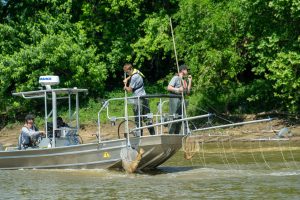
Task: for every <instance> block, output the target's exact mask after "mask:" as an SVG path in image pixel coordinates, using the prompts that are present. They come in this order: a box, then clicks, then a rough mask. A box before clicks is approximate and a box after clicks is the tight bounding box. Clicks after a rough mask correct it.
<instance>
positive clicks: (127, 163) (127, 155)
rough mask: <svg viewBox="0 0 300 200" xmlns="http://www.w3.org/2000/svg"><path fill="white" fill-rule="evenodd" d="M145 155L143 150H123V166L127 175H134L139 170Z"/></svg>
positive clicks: (128, 148)
mask: <svg viewBox="0 0 300 200" xmlns="http://www.w3.org/2000/svg"><path fill="white" fill-rule="evenodd" d="M143 154H144V150H143V149H140V150H139V152H137V151H136V150H135V149H133V148H131V147H125V148H123V149H121V152H120V156H121V159H122V166H123V168H124V169H125V171H126V172H127V173H134V172H135V171H136V170H137V167H138V165H139V163H140V161H141V159H142V155H143Z"/></svg>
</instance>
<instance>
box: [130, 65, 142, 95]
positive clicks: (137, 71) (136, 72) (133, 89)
mask: <svg viewBox="0 0 300 200" xmlns="http://www.w3.org/2000/svg"><path fill="white" fill-rule="evenodd" d="M135 74H138V75H140V76H141V77H142V78H145V75H144V74H143V73H142V72H140V71H139V70H138V69H135V68H133V72H132V74H131V75H130V76H129V77H130V79H129V80H130V81H131V77H132V76H133V75H135ZM142 87H144V82H143V84H142V85H141V86H139V87H137V88H132V91H133V92H134V91H136V90H138V89H140V88H142Z"/></svg>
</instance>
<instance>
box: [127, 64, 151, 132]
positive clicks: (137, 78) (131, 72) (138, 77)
mask: <svg viewBox="0 0 300 200" xmlns="http://www.w3.org/2000/svg"><path fill="white" fill-rule="evenodd" d="M123 70H124V72H126V74H127V75H128V77H127V78H125V79H124V80H123V83H124V90H126V91H127V92H132V93H133V96H136V97H138V96H144V95H146V92H145V89H144V80H143V78H144V75H143V74H142V73H141V72H140V71H139V70H137V69H134V68H133V66H132V64H129V63H127V64H125V65H124V67H123ZM128 82H129V85H128ZM139 107H140V115H146V114H147V113H150V108H149V101H148V99H146V98H140V106H139V102H138V99H134V106H133V113H134V115H135V116H136V117H135V119H134V120H135V124H136V126H137V127H140V124H139V119H140V116H139ZM141 121H144V122H145V123H146V125H152V121H151V120H150V119H147V117H142V120H141ZM148 130H149V133H150V135H155V131H154V127H151V128H148ZM142 135H143V130H141V136H142Z"/></svg>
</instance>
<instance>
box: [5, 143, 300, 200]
mask: <svg viewBox="0 0 300 200" xmlns="http://www.w3.org/2000/svg"><path fill="white" fill-rule="evenodd" d="M241 149H243V151H241ZM0 195H1V196H0V199H299V197H300V150H299V146H298V144H291V143H286V144H280V145H279V144H278V143H269V144H268V143H258V142H255V143H251V144H246V143H243V144H228V143H218V144H216V143H215V144H205V145H204V146H203V148H201V149H200V152H199V153H196V154H195V155H194V157H193V159H192V160H188V161H187V160H184V159H183V152H182V151H180V152H178V153H177V154H176V155H175V156H174V157H173V158H172V159H170V160H169V161H168V162H166V163H165V164H164V165H163V166H161V167H159V168H158V169H157V170H155V171H151V172H147V173H139V174H131V175H130V174H126V173H124V172H119V171H108V170H16V171H0Z"/></svg>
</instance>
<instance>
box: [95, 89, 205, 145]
mask: <svg viewBox="0 0 300 200" xmlns="http://www.w3.org/2000/svg"><path fill="white" fill-rule="evenodd" d="M170 98H179V99H181V95H174V94H155V95H145V96H132V97H127V99H126V98H125V97H121V98H111V99H108V100H106V101H105V102H104V103H103V106H102V107H101V109H100V110H99V112H98V130H97V135H98V138H99V141H101V140H102V139H103V137H102V132H101V125H102V124H101V114H102V115H103V113H104V112H106V113H105V117H106V119H107V120H109V121H110V122H111V124H112V125H113V126H114V125H116V122H117V121H119V122H120V123H119V127H120V125H121V123H123V122H125V121H126V120H128V121H131V125H132V126H134V127H131V130H130V131H129V133H133V134H135V136H141V131H142V130H143V129H147V128H152V127H154V128H155V134H156V135H157V134H163V132H164V130H165V128H164V126H166V125H168V124H171V123H179V122H184V121H187V120H192V119H196V118H204V117H209V116H210V114H207V115H201V116H196V118H194V117H192V118H187V117H184V116H183V115H178V114H170V113H169V104H168V102H169V99H170ZM143 99H147V100H148V101H149V104H148V105H149V107H150V105H152V106H151V109H150V108H148V110H150V112H149V113H140V111H141V109H140V108H141V106H144V105H143V102H142V100H143ZM153 101H155V104H156V105H157V106H156V108H154V106H153ZM126 102H127V105H130V104H135V106H137V107H138V109H137V110H138V115H134V114H131V112H130V114H129V115H128V116H125V115H124V114H123V112H120V110H123V109H124V113H128V112H125V108H126V107H127V106H125V103H126ZM113 109H118V112H117V113H118V114H119V115H117V116H116V115H113V114H112V112H111V111H112V110H113ZM128 110H129V109H128ZM120 113H122V115H121V114H120ZM143 118H144V119H146V120H149V121H152V123H150V124H146V125H145V126H143V125H142V124H143ZM128 130H129V129H128ZM185 132H186V131H185ZM182 133H183V134H184V131H182ZM126 134H127V133H126ZM118 136H119V138H120V134H119V128H118Z"/></svg>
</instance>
